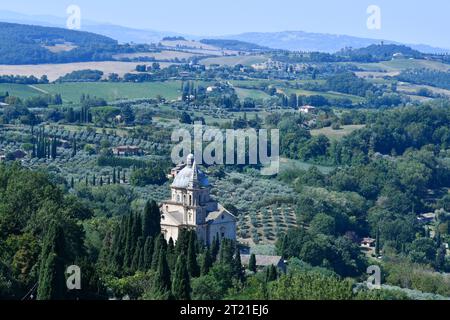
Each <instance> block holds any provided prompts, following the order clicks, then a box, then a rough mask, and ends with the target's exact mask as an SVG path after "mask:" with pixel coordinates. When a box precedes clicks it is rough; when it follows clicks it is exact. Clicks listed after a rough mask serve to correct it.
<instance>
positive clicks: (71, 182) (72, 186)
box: [70, 176, 75, 189]
mask: <svg viewBox="0 0 450 320" xmlns="http://www.w3.org/2000/svg"><path fill="white" fill-rule="evenodd" d="M74 187H75V181H74V180H73V176H72V177H71V178H70V188H71V189H73V188H74Z"/></svg>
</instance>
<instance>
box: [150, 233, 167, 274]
mask: <svg viewBox="0 0 450 320" xmlns="http://www.w3.org/2000/svg"><path fill="white" fill-rule="evenodd" d="M165 247H166V240H164V237H163V235H162V234H159V235H158V236H157V237H156V239H155V245H154V247H153V255H152V264H151V268H152V269H153V270H156V269H157V268H158V263H159V260H158V259H159V254H160V252H161V251H163V250H165Z"/></svg>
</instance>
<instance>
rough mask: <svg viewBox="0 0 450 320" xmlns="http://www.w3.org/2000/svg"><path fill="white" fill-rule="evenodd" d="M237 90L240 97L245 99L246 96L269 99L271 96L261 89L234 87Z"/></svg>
mask: <svg viewBox="0 0 450 320" xmlns="http://www.w3.org/2000/svg"><path fill="white" fill-rule="evenodd" d="M234 89H235V91H236V94H237V95H238V97H239V99H245V98H252V99H268V98H270V96H269V95H268V94H267V93H265V92H263V91H261V90H256V89H242V88H234Z"/></svg>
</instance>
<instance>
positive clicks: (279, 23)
mask: <svg viewBox="0 0 450 320" xmlns="http://www.w3.org/2000/svg"><path fill="white" fill-rule="evenodd" d="M72 4H74V5H78V6H79V7H80V9H81V17H82V19H87V20H93V21H99V22H107V23H111V24H116V25H122V26H127V27H134V28H139V29H153V30H161V31H173V32H179V33H183V34H192V35H200V36H208V35H209V36H215V35H227V34H238V33H242V32H252V31H253V32H274V31H286V30H295V31H308V32H319V33H332V34H345V35H352V36H359V37H367V38H377V39H386V40H394V41H399V42H404V43H411V44H413V43H414V44H428V45H432V46H438V47H443V48H449V49H450V36H449V31H450V19H449V18H448V15H449V12H450V1H448V0H426V1H424V0H420V1H419V0H307V1H305V0H225V1H224V0H215V1H214V0H125V1H123V0H121V1H119V0H68V1H67V0H38V1H36V0H14V1H6V0H2V1H1V3H0V10H8V11H15V12H19V13H24V14H29V15H52V16H59V17H65V16H66V9H67V7H68V6H69V5H72ZM370 5H376V6H378V7H379V8H380V18H381V19H380V21H381V26H380V27H381V28H380V29H369V28H368V27H367V20H368V18H369V14H368V13H367V8H368V7H369V6H370Z"/></svg>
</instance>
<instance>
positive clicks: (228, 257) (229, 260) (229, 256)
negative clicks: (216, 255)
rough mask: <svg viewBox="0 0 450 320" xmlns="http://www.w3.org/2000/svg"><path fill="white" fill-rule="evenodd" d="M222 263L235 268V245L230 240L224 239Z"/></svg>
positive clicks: (221, 248) (221, 252)
mask: <svg viewBox="0 0 450 320" xmlns="http://www.w3.org/2000/svg"><path fill="white" fill-rule="evenodd" d="M219 261H220V263H222V264H226V265H229V266H233V245H232V243H231V241H230V240H229V239H223V240H222V244H221V246H220V260H219Z"/></svg>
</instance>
